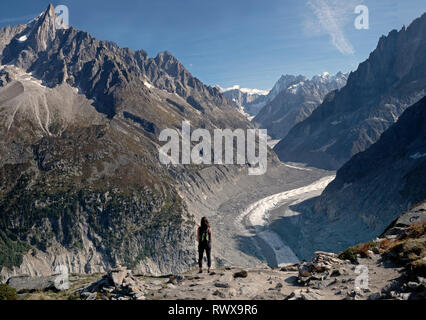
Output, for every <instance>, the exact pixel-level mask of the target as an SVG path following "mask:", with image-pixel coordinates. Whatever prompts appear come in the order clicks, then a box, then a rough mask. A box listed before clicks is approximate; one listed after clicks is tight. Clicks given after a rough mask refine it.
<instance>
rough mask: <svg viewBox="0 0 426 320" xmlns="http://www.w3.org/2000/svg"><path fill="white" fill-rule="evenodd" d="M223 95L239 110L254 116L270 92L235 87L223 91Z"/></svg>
mask: <svg viewBox="0 0 426 320" xmlns="http://www.w3.org/2000/svg"><path fill="white" fill-rule="evenodd" d="M221 91H222V92H223V95H224V96H225V97H226V98H227V99H228V100H229V101H231V102H232V103H233V104H234V105H235V106H236V107H237V108H238V110H239V111H240V112H241V113H243V114H246V115H248V116H254V115H255V114H256V113H257V112H258V111H259V110H258V108H259V105H261V104H262V103H263V101H266V96H267V94H268V92H269V91H266V90H259V89H247V88H240V86H238V85H237V86H233V87H231V88H227V89H222V88H221Z"/></svg>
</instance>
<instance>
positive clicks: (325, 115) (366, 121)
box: [274, 14, 426, 169]
mask: <svg viewBox="0 0 426 320" xmlns="http://www.w3.org/2000/svg"><path fill="white" fill-rule="evenodd" d="M425 33H426V14H423V16H422V17H420V18H418V19H416V20H415V21H413V23H411V25H410V26H409V27H408V28H405V27H404V28H402V29H401V30H400V31H396V30H393V31H392V32H390V33H389V35H388V36H387V37H384V36H383V37H382V38H381V39H380V40H379V43H378V45H377V48H376V49H375V50H374V51H373V52H372V53H371V54H370V56H369V58H368V59H367V60H366V61H365V62H363V63H361V64H360V65H359V67H358V69H357V70H356V71H355V72H353V73H351V74H350V75H349V77H348V81H347V85H346V86H345V87H343V88H342V89H341V90H339V91H335V92H332V93H330V94H329V95H327V97H326V98H325V99H324V102H323V103H322V104H321V105H320V106H319V107H318V108H317V109H315V110H314V112H313V113H312V115H311V116H310V117H308V118H307V119H306V120H304V121H302V122H300V123H299V124H297V125H296V126H295V127H293V128H292V129H291V130H290V132H289V133H288V135H287V136H286V137H285V138H284V139H283V140H281V141H280V143H278V144H277V145H276V146H275V148H274V150H275V151H276V153H277V154H278V156H279V157H280V159H281V160H282V161H296V162H303V163H308V164H309V165H313V166H317V167H321V168H326V169H337V168H339V167H340V166H342V165H343V164H344V163H345V162H346V161H347V160H349V159H350V157H351V156H353V155H354V154H356V153H358V152H360V151H363V150H365V149H366V148H368V147H369V146H370V145H371V144H372V143H374V142H375V141H377V140H378V139H379V137H380V135H381V134H382V132H383V131H385V130H386V129H387V128H389V126H391V125H392V124H393V123H394V122H395V121H396V120H397V119H398V117H399V116H400V115H401V113H402V112H403V111H404V110H405V109H406V108H407V107H408V106H410V105H412V104H413V103H415V102H417V101H418V100H419V99H421V98H422V97H423V96H424V95H425V93H426V58H425V52H426V37H425Z"/></svg>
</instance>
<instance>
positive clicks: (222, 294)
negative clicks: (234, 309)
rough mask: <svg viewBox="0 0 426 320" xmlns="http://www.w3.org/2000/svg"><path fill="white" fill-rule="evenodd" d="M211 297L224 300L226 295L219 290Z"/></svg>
mask: <svg viewBox="0 0 426 320" xmlns="http://www.w3.org/2000/svg"><path fill="white" fill-rule="evenodd" d="M213 295H214V296H218V297H221V298H226V295H225V294H224V293H223V292H222V291H219V290H216V291H215V292H213Z"/></svg>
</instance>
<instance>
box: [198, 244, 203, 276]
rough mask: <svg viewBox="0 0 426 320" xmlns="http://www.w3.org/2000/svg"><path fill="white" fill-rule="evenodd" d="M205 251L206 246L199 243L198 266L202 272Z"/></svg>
mask: <svg viewBox="0 0 426 320" xmlns="http://www.w3.org/2000/svg"><path fill="white" fill-rule="evenodd" d="M203 252H204V248H203V247H202V246H200V245H198V267H199V268H200V272H202V271H203Z"/></svg>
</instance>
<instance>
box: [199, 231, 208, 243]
mask: <svg viewBox="0 0 426 320" xmlns="http://www.w3.org/2000/svg"><path fill="white" fill-rule="evenodd" d="M200 242H201V243H208V242H210V235H209V229H205V230H202V229H201V228H200Z"/></svg>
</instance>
